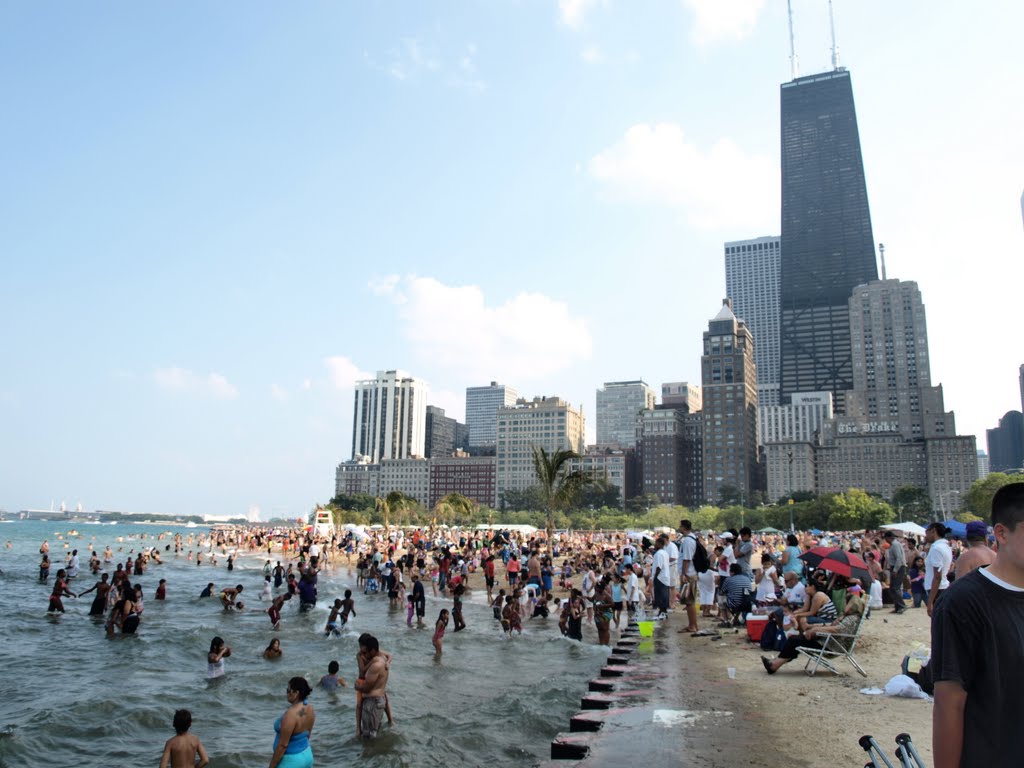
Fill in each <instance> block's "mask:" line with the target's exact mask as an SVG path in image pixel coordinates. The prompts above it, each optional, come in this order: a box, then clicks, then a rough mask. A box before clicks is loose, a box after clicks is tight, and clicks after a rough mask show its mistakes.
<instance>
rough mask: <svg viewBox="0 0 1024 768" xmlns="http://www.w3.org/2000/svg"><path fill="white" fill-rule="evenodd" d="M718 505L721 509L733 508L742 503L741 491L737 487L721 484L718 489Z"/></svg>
mask: <svg viewBox="0 0 1024 768" xmlns="http://www.w3.org/2000/svg"><path fill="white" fill-rule="evenodd" d="M718 503H719V504H721V505H722V506H723V507H735V506H739V505H740V504H742V503H743V491H742V490H740V488H739V486H736V485H732V484H730V483H723V484H722V485H720V486H719V487H718Z"/></svg>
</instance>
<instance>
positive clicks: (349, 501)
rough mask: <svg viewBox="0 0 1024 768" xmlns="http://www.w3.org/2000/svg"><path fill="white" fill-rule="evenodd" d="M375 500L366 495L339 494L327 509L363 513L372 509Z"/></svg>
mask: <svg viewBox="0 0 1024 768" xmlns="http://www.w3.org/2000/svg"><path fill="white" fill-rule="evenodd" d="M374 502H375V499H374V498H373V496H371V495H370V494H368V493H339V494H338V495H337V496H335V497H334V498H333V499H331V500H330V502H329V503H328V506H329V507H333V508H335V509H347V510H353V511H359V512H365V511H367V510H370V509H373V508H374V506H375V504H374Z"/></svg>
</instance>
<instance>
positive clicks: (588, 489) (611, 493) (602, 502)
mask: <svg viewBox="0 0 1024 768" xmlns="http://www.w3.org/2000/svg"><path fill="white" fill-rule="evenodd" d="M621 495H622V494H621V493H620V492H619V487H618V486H617V485H615V484H614V483H611V482H609V481H608V479H607V478H603V477H602V478H598V479H597V480H593V481H592V482H590V483H588V484H587V485H585V486H583V487H582V488H580V492H579V496H578V497H577V499H576V503H577V504H579V505H580V506H581V507H588V508H590V509H600V508H602V507H608V508H609V509H616V510H620V511H621V510H622V499H621Z"/></svg>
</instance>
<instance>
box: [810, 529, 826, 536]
mask: <svg viewBox="0 0 1024 768" xmlns="http://www.w3.org/2000/svg"><path fill="white" fill-rule="evenodd" d="M811 533H813V534H814V535H815V536H821V534H823V533H824V531H819V530H818V529H817V528H811Z"/></svg>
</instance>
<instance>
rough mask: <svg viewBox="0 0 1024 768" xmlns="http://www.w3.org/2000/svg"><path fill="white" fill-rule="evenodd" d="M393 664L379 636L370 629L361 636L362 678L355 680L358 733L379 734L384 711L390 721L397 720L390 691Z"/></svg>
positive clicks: (368, 735) (359, 655)
mask: <svg viewBox="0 0 1024 768" xmlns="http://www.w3.org/2000/svg"><path fill="white" fill-rule="evenodd" d="M390 665H391V654H390V653H387V652H386V651H382V650H381V649H380V643H379V642H378V641H377V638H375V637H374V636H373V635H371V634H368V633H364V634H362V635H360V636H359V653H358V654H356V666H357V667H358V669H359V679H358V680H356V684H355V688H356V736H365V737H366V738H368V739H373V738H376V737H377V731H378V730H379V729H380V725H381V720H382V719H383V716H384V715H385V714H386V715H387V718H388V724H389V725H394V724H395V719H394V717H393V716H392V714H391V702H390V700H389V699H388V694H387V684H388V676H389V672H388V668H389V667H390Z"/></svg>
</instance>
